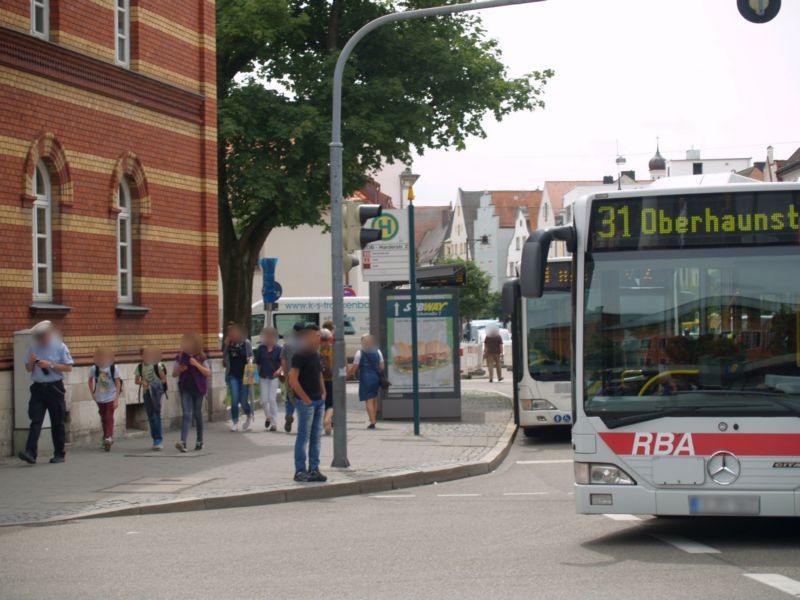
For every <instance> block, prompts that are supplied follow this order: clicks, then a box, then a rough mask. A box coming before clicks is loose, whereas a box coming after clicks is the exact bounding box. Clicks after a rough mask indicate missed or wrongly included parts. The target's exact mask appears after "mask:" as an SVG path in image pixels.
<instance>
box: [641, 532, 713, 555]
mask: <svg viewBox="0 0 800 600" xmlns="http://www.w3.org/2000/svg"><path fill="white" fill-rule="evenodd" d="M653 537H654V538H656V539H658V540H661V541H662V542H665V543H667V544H669V545H670V546H675V547H676V548H677V549H678V550H683V551H684V552H687V553H689V554H719V550H717V549H716V548H712V547H711V546H706V545H705V544H701V543H700V542H695V541H694V540H690V539H688V538H685V537H681V536H679V535H654V536H653Z"/></svg>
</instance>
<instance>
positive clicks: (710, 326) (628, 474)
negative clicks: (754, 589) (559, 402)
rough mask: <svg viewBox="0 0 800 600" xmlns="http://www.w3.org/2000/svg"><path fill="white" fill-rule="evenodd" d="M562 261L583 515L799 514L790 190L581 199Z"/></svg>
mask: <svg viewBox="0 0 800 600" xmlns="http://www.w3.org/2000/svg"><path fill="white" fill-rule="evenodd" d="M553 240H563V241H565V242H566V244H567V246H568V247H569V249H570V250H571V251H572V252H573V269H574V274H575V276H574V280H573V281H574V285H573V291H572V302H573V307H574V322H573V331H574V334H573V343H574V351H573V363H574V364H573V368H574V371H573V384H574V388H573V390H574V396H573V403H574V404H573V415H574V416H573V419H574V423H573V445H574V448H575V479H576V490H575V496H576V501H577V509H578V511H579V512H581V513H634V514H655V515H763V516H797V515H800V337H798V330H799V329H800V184H760V183H734V184H726V185H719V186H711V185H697V186H692V187H682V188H667V187H666V186H665V187H660V186H659V185H655V186H654V187H653V188H651V189H647V190H644V191H642V190H638V191H635V192H634V191H626V192H616V193H610V194H593V195H590V196H588V197H585V198H583V199H582V200H581V201H580V202H578V203H577V204H576V206H575V223H574V225H571V226H565V227H559V228H555V229H551V230H548V231H544V232H537V233H535V234H533V235H532V236H531V238H530V239H529V240H528V242H527V243H526V244H525V247H524V250H523V258H522V270H521V276H520V287H521V292H522V294H523V296H525V297H540V296H542V294H543V292H544V291H545V290H544V285H543V281H544V277H545V272H546V265H547V263H546V259H547V253H548V248H549V246H550V243H551V242H552V241H553Z"/></svg>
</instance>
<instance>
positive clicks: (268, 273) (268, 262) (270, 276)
mask: <svg viewBox="0 0 800 600" xmlns="http://www.w3.org/2000/svg"><path fill="white" fill-rule="evenodd" d="M259 263H260V265H261V269H262V270H263V271H264V273H263V275H264V283H263V285H262V286H261V296H262V299H263V300H264V305H267V304H272V303H274V302H277V301H278V300H280V299H281V294H283V287H281V284H280V283H278V282H277V281H275V267H277V266H278V259H277V258H262V259H261V260H260V261H259Z"/></svg>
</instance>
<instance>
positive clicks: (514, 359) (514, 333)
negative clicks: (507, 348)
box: [503, 279, 525, 425]
mask: <svg viewBox="0 0 800 600" xmlns="http://www.w3.org/2000/svg"><path fill="white" fill-rule="evenodd" d="M503 317H505V318H508V319H511V326H510V327H509V330H510V331H511V369H512V371H511V372H512V374H513V377H512V380H513V382H514V385H513V388H514V392H513V393H514V423H515V424H516V425H519V384H520V383H521V382H522V373H523V371H522V369H523V368H524V366H523V358H522V344H523V343H524V340H525V338H524V337H523V335H522V293H521V292H520V287H519V281H518V280H516V279H511V280H509V281H507V282H506V283H505V284H504V285H503Z"/></svg>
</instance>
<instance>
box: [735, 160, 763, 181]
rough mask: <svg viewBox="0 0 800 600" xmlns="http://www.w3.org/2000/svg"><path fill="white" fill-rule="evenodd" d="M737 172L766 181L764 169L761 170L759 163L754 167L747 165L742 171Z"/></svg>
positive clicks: (737, 172) (743, 175)
mask: <svg viewBox="0 0 800 600" xmlns="http://www.w3.org/2000/svg"><path fill="white" fill-rule="evenodd" d="M762 164H763V163H762ZM736 174H737V175H741V176H742V177H749V178H750V179H757V180H758V181H764V171H763V170H761V169H760V168H759V167H758V165H753V166H752V167H747V168H746V169H743V170H741V171H736Z"/></svg>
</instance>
